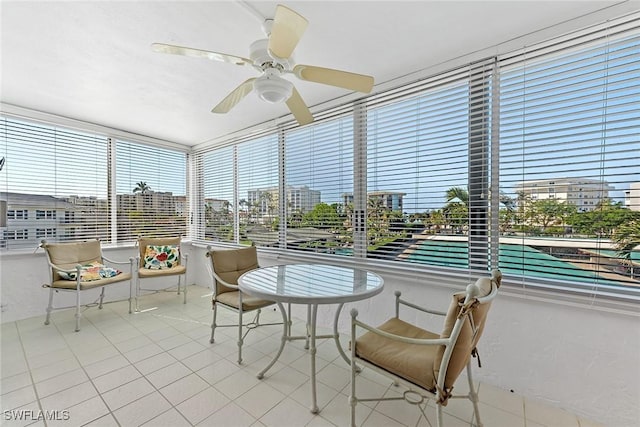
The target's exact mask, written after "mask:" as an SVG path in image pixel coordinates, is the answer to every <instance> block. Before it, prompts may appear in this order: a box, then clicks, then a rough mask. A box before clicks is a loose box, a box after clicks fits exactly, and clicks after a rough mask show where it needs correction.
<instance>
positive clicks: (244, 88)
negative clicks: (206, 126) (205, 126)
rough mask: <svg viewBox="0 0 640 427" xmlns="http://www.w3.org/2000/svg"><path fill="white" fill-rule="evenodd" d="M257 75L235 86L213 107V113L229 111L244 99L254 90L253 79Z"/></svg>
mask: <svg viewBox="0 0 640 427" xmlns="http://www.w3.org/2000/svg"><path fill="white" fill-rule="evenodd" d="M254 80H255V77H252V78H250V79H248V80H245V81H244V82H243V83H241V84H240V86H238V87H237V88H235V89H234V90H233V91H232V92H231V93H230V94H229V95H227V96H226V97H225V98H224V99H223V100H222V101H220V103H219V104H218V105H216V106H215V107H213V110H211V112H212V113H218V114H223V113H228V112H229V110H231V109H232V108H233V107H235V106H236V104H237V103H238V102H240V101H242V98H244V97H245V96H247V95H248V94H249V93H251V91H252V90H253V81H254Z"/></svg>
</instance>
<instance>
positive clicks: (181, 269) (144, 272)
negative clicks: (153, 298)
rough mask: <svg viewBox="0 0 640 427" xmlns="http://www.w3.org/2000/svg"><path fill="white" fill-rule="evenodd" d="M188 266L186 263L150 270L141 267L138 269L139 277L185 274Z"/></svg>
mask: <svg viewBox="0 0 640 427" xmlns="http://www.w3.org/2000/svg"><path fill="white" fill-rule="evenodd" d="M186 272H187V268H186V267H185V266H184V265H177V266H175V267H172V268H164V269H161V270H150V269H148V268H141V269H139V270H138V276H139V277H159V276H173V275H176V274H185V273H186Z"/></svg>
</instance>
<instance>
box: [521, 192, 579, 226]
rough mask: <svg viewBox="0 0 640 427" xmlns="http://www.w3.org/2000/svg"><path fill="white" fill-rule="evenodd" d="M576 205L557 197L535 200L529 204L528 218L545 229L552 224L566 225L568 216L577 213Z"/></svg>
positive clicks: (533, 223)
mask: <svg viewBox="0 0 640 427" xmlns="http://www.w3.org/2000/svg"><path fill="white" fill-rule="evenodd" d="M575 211H576V209H575V205H571V204H567V203H565V202H562V201H559V200H556V199H540V200H533V201H531V203H529V205H528V212H527V219H528V220H529V221H530V223H531V224H532V225H538V226H540V227H542V230H543V231H544V230H545V229H546V228H547V227H550V226H552V225H565V224H566V221H567V218H569V217H571V216H572V215H573V214H574V213H575Z"/></svg>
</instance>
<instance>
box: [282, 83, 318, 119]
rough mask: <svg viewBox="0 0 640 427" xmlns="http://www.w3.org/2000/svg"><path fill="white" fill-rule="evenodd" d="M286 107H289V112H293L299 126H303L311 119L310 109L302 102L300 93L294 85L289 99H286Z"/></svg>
mask: <svg viewBox="0 0 640 427" xmlns="http://www.w3.org/2000/svg"><path fill="white" fill-rule="evenodd" d="M287 107H289V110H291V114H293V117H295V118H296V120H297V121H298V123H299V124H300V126H304V125H306V124H309V123H311V122H312V121H313V116H312V115H311V111H309V108H308V107H307V105H306V104H305V103H304V101H303V100H302V97H301V96H300V93H298V91H297V90H296V88H295V87H294V88H293V93H292V94H291V96H290V97H289V99H287Z"/></svg>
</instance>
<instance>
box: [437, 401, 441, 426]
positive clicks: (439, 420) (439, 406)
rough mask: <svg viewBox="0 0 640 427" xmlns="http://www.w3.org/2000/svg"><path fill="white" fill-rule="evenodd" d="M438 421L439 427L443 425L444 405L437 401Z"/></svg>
mask: <svg viewBox="0 0 640 427" xmlns="http://www.w3.org/2000/svg"><path fill="white" fill-rule="evenodd" d="M436 422H437V424H436V425H437V426H438V427H442V426H443V424H442V405H441V404H439V403H436Z"/></svg>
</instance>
